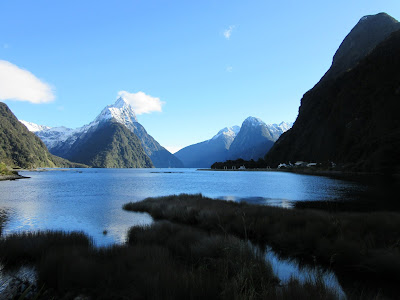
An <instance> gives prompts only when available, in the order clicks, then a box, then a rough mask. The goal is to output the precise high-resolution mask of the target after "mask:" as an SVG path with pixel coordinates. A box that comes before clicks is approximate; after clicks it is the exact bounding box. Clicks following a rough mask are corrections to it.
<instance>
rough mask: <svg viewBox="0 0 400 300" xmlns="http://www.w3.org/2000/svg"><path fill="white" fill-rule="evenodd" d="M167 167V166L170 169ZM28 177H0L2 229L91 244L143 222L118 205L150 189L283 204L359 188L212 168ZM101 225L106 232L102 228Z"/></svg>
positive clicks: (119, 238) (145, 218) (121, 235)
mask: <svg viewBox="0 0 400 300" xmlns="http://www.w3.org/2000/svg"><path fill="white" fill-rule="evenodd" d="M170 172H172V173H170ZM22 175H25V176H30V177H31V178H30V179H24V180H17V181H2V182H0V210H5V211H6V213H7V216H8V221H7V222H6V224H5V226H4V229H3V233H4V234H8V233H11V232H16V231H24V230H47V229H51V230H66V231H72V230H80V231H84V232H85V233H87V234H89V235H90V236H92V237H93V238H94V240H95V242H96V244H97V245H109V244H112V243H120V242H123V241H124V240H125V236H126V231H127V229H128V228H129V227H131V226H133V225H138V224H150V223H151V222H152V219H151V217H150V216H149V215H148V214H145V213H132V212H125V211H123V210H122V208H121V207H122V205H123V204H124V203H127V202H130V201H139V200H142V199H144V198H146V197H150V196H162V195H170V194H179V193H202V194H204V195H206V196H209V197H213V198H220V199H226V200H234V201H248V202H251V203H259V204H260V203H261V204H269V205H279V206H283V207H290V205H291V203H293V202H294V201H304V200H321V199H326V200H334V199H341V198H344V197H348V196H347V195H348V194H349V192H351V191H356V190H359V189H361V188H362V187H361V186H359V185H357V184H354V183H349V182H345V181H340V180H335V179H330V178H325V177H317V176H309V175H298V174H291V173H284V172H213V171H196V169H73V170H72V169H70V170H64V171H60V170H57V171H54V170H53V171H42V172H22ZM103 230H107V232H108V234H107V235H103Z"/></svg>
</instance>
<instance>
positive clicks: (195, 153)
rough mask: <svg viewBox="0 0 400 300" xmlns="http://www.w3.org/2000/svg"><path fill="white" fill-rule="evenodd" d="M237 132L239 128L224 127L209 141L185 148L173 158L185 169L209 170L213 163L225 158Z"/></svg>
mask: <svg viewBox="0 0 400 300" xmlns="http://www.w3.org/2000/svg"><path fill="white" fill-rule="evenodd" d="M239 130H240V127H239V126H232V127H225V128H224V129H221V130H220V131H219V132H218V133H217V134H216V135H214V136H213V137H212V138H211V139H209V140H206V141H204V142H201V143H197V144H194V145H190V146H187V147H185V148H183V149H181V150H179V151H178V152H176V153H175V156H176V157H178V158H179V159H180V160H181V161H182V162H183V165H184V166H185V167H186V168H209V167H210V166H211V165H212V164H213V163H214V162H216V161H220V160H225V159H226V158H227V155H228V153H229V147H230V146H231V144H232V142H233V140H234V139H235V137H236V135H237V133H238V132H239Z"/></svg>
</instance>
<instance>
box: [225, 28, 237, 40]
mask: <svg viewBox="0 0 400 300" xmlns="http://www.w3.org/2000/svg"><path fill="white" fill-rule="evenodd" d="M233 29H235V25H231V26H229V27H228V29H226V30H225V31H224V37H225V38H226V39H227V40H229V39H230V38H231V35H232V31H233Z"/></svg>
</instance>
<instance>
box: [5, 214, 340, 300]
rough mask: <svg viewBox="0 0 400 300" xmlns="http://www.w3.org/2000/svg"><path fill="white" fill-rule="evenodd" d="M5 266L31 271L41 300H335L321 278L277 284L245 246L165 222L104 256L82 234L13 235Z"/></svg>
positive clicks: (138, 230)
mask: <svg viewBox="0 0 400 300" xmlns="http://www.w3.org/2000/svg"><path fill="white" fill-rule="evenodd" d="M0 259H1V262H2V263H3V264H5V266H6V267H7V268H10V267H12V266H14V267H15V266H18V265H21V264H22V263H31V264H34V265H35V266H36V268H37V272H38V285H39V286H43V285H44V287H45V292H43V294H42V295H41V298H42V299H54V298H62V299H74V297H76V296H77V295H85V296H91V297H93V298H94V299H267V298H268V299H293V297H294V296H295V297H296V299H321V298H323V299H337V296H336V294H335V293H334V292H332V291H330V290H329V289H327V288H326V287H325V286H324V285H323V283H322V281H321V280H319V279H317V280H316V281H313V280H309V281H308V282H306V283H304V284H300V283H299V282H298V281H296V280H295V279H292V280H291V281H290V282H289V283H287V284H285V285H282V286H281V285H279V282H278V280H277V278H276V277H275V276H274V274H273V273H272V270H271V267H270V266H269V265H268V264H267V263H265V261H264V257H263V255H262V254H257V252H256V251H255V250H254V249H253V248H252V247H251V246H250V245H249V244H248V243H246V242H244V241H241V240H239V239H237V238H235V237H232V236H230V235H227V234H224V235H219V234H213V235H210V234H209V233H207V232H206V231H203V230H200V229H195V228H192V227H189V226H185V225H179V224H173V223H170V222H167V221H163V222H157V223H155V224H153V225H152V226H149V227H145V228H143V227H133V228H131V230H130V231H129V233H128V241H127V243H126V244H125V245H119V246H113V247H110V248H100V249H99V248H95V247H94V246H93V245H92V243H91V241H90V240H89V239H88V238H87V237H86V236H84V235H83V234H80V233H70V234H65V233H62V232H43V233H31V234H20V235H12V236H8V237H5V238H2V239H1V240H0Z"/></svg>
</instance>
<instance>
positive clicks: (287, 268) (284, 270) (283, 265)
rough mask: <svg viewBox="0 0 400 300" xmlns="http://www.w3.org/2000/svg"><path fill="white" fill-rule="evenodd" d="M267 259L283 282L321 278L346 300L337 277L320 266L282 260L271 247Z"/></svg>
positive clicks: (267, 251)
mask: <svg viewBox="0 0 400 300" xmlns="http://www.w3.org/2000/svg"><path fill="white" fill-rule="evenodd" d="M265 259H266V261H269V262H270V264H271V266H272V269H273V271H274V273H275V275H276V276H277V277H278V278H279V279H280V280H281V282H282V283H283V284H284V283H287V282H288V281H289V280H290V278H292V277H293V278H296V279H297V280H299V281H300V282H301V283H304V282H306V281H307V280H312V281H316V280H317V278H321V279H322V282H323V283H324V284H325V286H326V287H328V288H331V289H332V290H334V291H336V292H337V293H338V295H339V297H340V298H341V299H345V298H346V294H345V293H344V291H343V289H342V287H341V286H340V284H339V281H338V279H337V277H336V275H335V274H334V273H333V272H329V271H326V270H324V269H322V268H321V267H318V266H312V267H311V266H300V264H299V263H297V262H296V261H295V260H290V259H282V258H280V257H279V256H278V255H277V254H276V253H275V252H274V251H273V250H272V249H271V248H270V247H267V249H266V251H265Z"/></svg>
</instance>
